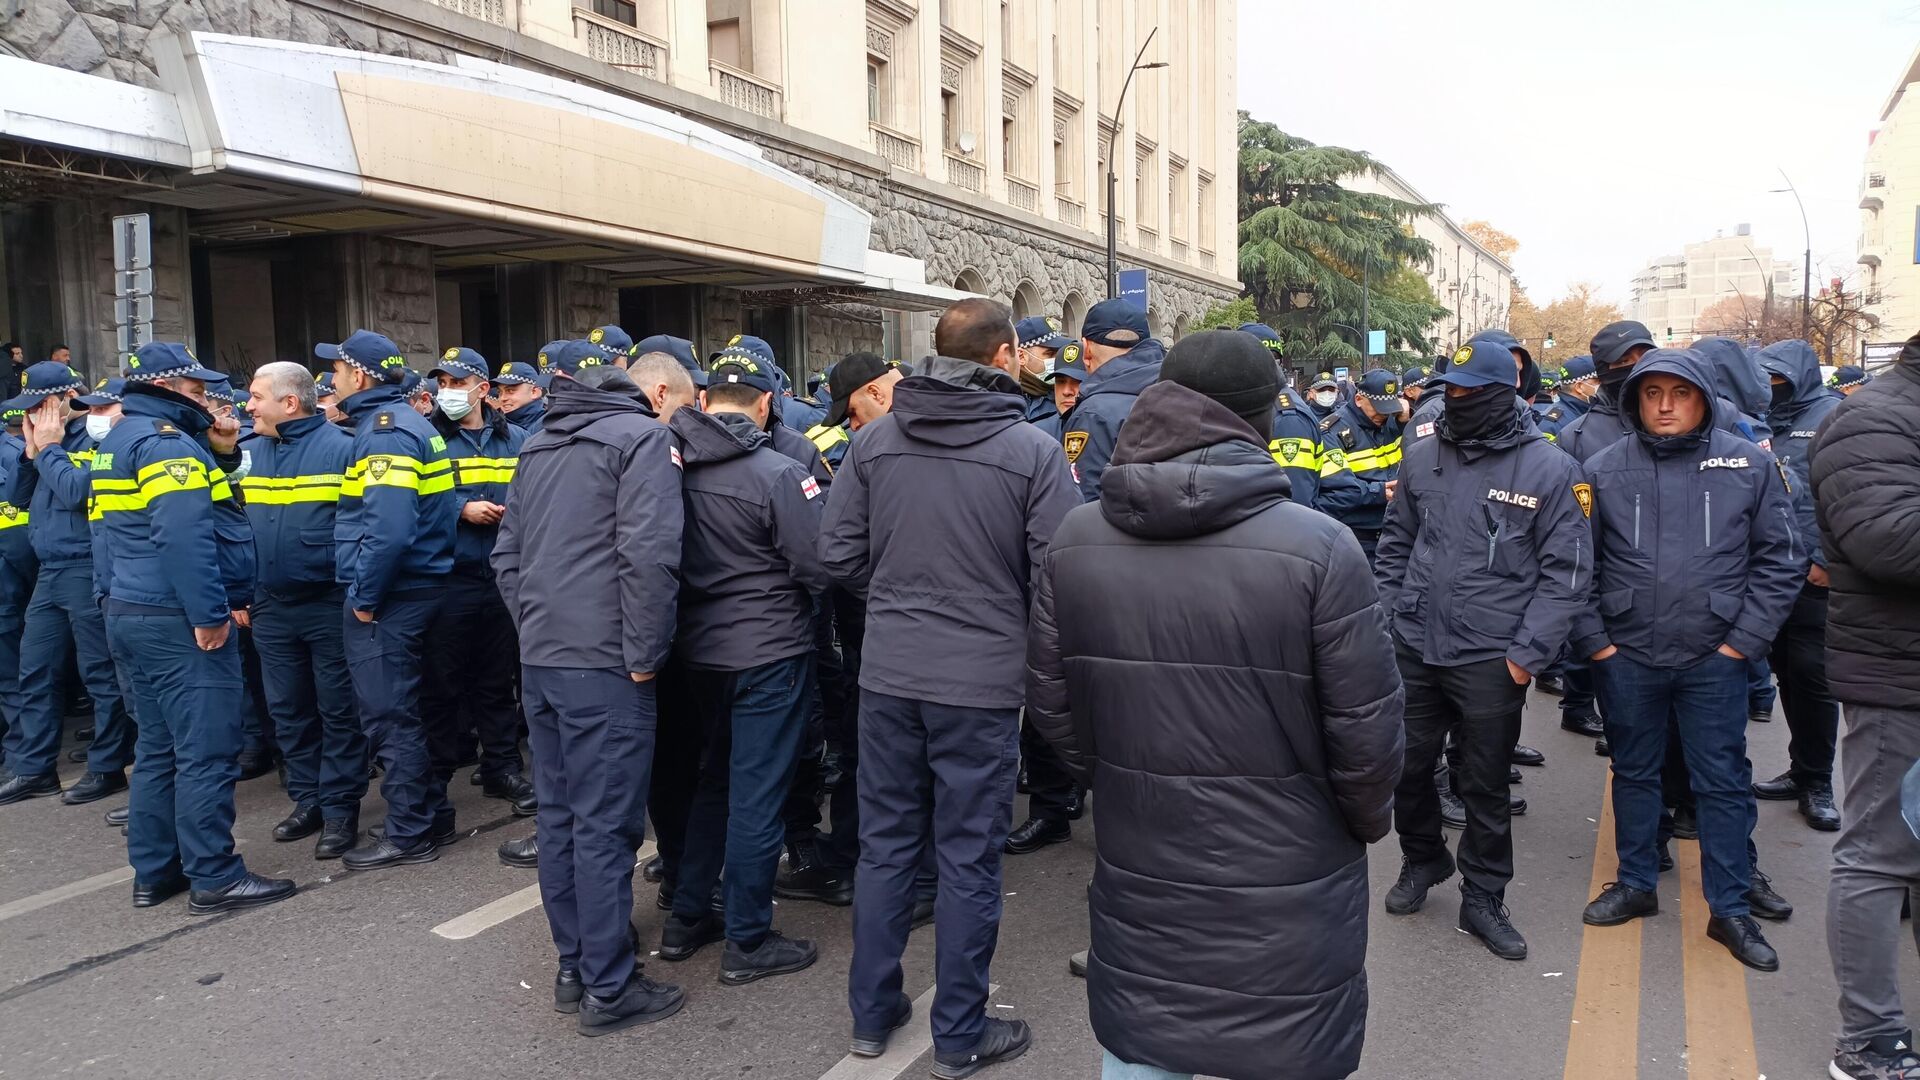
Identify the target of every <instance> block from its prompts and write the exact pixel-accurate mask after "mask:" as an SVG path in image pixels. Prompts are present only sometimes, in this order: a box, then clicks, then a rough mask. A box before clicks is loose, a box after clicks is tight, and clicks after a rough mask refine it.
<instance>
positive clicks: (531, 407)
mask: <svg viewBox="0 0 1920 1080" xmlns="http://www.w3.org/2000/svg"><path fill="white" fill-rule="evenodd" d="M506 416H507V423H509V424H512V425H513V426H514V427H517V428H519V429H520V430H521V431H524V432H526V433H527V437H528V438H532V437H533V436H535V435H538V434H540V428H541V426H542V425H543V424H545V423H546V420H547V399H546V395H544V394H543V395H541V396H540V397H537V398H534V399H533V400H532V401H529V402H527V403H526V404H525V405H522V406H520V407H519V408H517V409H515V410H513V411H512V412H510V413H507V414H506Z"/></svg>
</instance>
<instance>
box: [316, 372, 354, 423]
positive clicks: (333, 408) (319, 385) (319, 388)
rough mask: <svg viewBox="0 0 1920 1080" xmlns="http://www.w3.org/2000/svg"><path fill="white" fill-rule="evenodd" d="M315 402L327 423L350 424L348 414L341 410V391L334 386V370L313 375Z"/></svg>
mask: <svg viewBox="0 0 1920 1080" xmlns="http://www.w3.org/2000/svg"><path fill="white" fill-rule="evenodd" d="M313 403H314V406H315V407H316V408H318V409H319V410H320V415H321V416H323V417H325V418H326V420H327V423H329V424H338V425H340V426H341V427H348V426H350V425H349V424H348V423H347V414H346V413H343V412H341V411H340V393H339V391H337V390H335V389H334V388H333V372H331V371H323V372H321V373H320V374H318V375H315V376H314V377H313Z"/></svg>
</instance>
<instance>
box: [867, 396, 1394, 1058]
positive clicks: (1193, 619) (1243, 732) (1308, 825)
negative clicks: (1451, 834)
mask: <svg viewBox="0 0 1920 1080" xmlns="http://www.w3.org/2000/svg"><path fill="white" fill-rule="evenodd" d="M1274 596H1285V597H1288V598H1289V602H1287V603H1274V602H1273V599H1272V598H1273V597H1274ZM868 640H869V641H872V640H873V638H872V635H869V637H868ZM1027 669H1028V674H1027V680H1028V682H1027V686H1028V695H1027V716H1028V718H1029V719H1030V720H1031V721H1032V722H1033V725H1034V727H1035V728H1036V729H1038V731H1039V732H1040V733H1041V734H1042V735H1044V736H1045V737H1046V738H1047V739H1048V740H1049V741H1050V742H1052V743H1053V744H1054V745H1055V746H1056V747H1058V748H1059V750H1060V751H1061V757H1062V759H1063V760H1064V761H1065V762H1066V764H1067V766H1068V767H1069V768H1070V769H1072V770H1074V771H1075V772H1077V773H1079V774H1080V775H1081V776H1082V777H1083V778H1092V779H1093V782H1094V784H1095V785H1096V786H1097V787H1098V789H1099V793H1100V794H1099V797H1098V798H1096V799H1095V800H1093V816H1094V822H1095V836H1096V845H1097V847H1096V859H1095V863H1094V873H1093V888H1092V892H1091V894H1090V907H1091V924H1092V932H1093V948H1092V950H1091V953H1090V955H1089V958H1088V966H1087V999H1088V1013H1089V1017H1090V1019H1091V1020H1092V1023H1093V1031H1094V1035H1095V1036H1096V1037H1097V1038H1098V1039H1099V1041H1100V1044H1101V1045H1102V1046H1105V1047H1106V1048H1107V1049H1109V1050H1111V1051H1113V1052H1114V1053H1115V1054H1116V1055H1118V1056H1119V1057H1121V1058H1123V1059H1124V1060H1127V1061H1131V1062H1140V1063H1145V1064H1149V1065H1156V1066H1159V1067H1161V1068H1164V1069H1168V1070H1172V1071H1176V1072H1189V1071H1192V1072H1198V1073H1204V1074H1207V1075H1210V1076H1221V1077H1229V1078H1233V1080H1271V1078H1272V1077H1276V1076H1285V1077H1287V1078H1288V1080H1315V1078H1320V1077H1341V1076H1346V1075H1348V1074H1349V1073H1351V1072H1352V1071H1353V1070H1355V1069H1356V1068H1358V1067H1359V1064H1360V1049H1361V1043H1362V1041H1363V1039H1364V1036H1365V1029H1366V1010H1367V975H1366V970H1365V962H1366V952H1367V907H1368V890H1367V859H1366V845H1367V844H1368V843H1370V842H1372V841H1375V840H1378V839H1380V838H1381V837H1383V836H1385V835H1386V834H1387V830H1388V828H1389V827H1390V825H1391V824H1392V815H1393V789H1394V786H1395V784H1397V783H1398V782H1399V778H1400V770H1401V764H1402V762H1403V760H1404V753H1405V748H1404V743H1403V736H1402V712H1403V706H1404V703H1405V697H1404V694H1403V692H1402V690H1401V687H1400V682H1399V677H1398V675H1397V673H1396V668H1395V665H1394V660H1393V646H1392V644H1391V643H1390V642H1389V641H1388V638H1387V632H1386V624H1385V620H1384V618H1383V617H1382V615H1381V612H1380V607H1379V604H1378V602H1377V600H1376V598H1375V591H1374V584H1373V574H1372V572H1371V571H1370V570H1369V569H1368V566H1367V562H1366V557H1365V556H1364V555H1363V554H1362V553H1361V550H1360V545H1359V542H1358V541H1357V540H1355V539H1354V537H1353V534H1352V533H1351V532H1350V531H1349V530H1348V529H1346V528H1345V527H1344V526H1342V525H1340V524H1339V523H1338V522H1336V521H1334V520H1333V519H1331V518H1328V517H1326V516H1324V515H1322V514H1319V513H1316V512H1315V511H1313V510H1310V509H1308V508H1307V507H1304V506H1301V505H1299V504H1298V503H1295V502H1292V501H1291V500H1289V498H1288V485H1287V480H1286V476H1285V474H1284V473H1283V472H1282V471H1281V470H1280V469H1277V468H1275V467H1274V464H1273V459H1272V457H1271V456H1270V455H1269V453H1268V452H1267V451H1266V450H1265V448H1264V440H1262V439H1260V438H1259V437H1258V436H1256V435H1255V433H1254V431H1253V429H1252V428H1250V427H1248V426H1247V424H1246V422H1245V421H1243V420H1241V419H1240V418H1238V417H1236V416H1234V415H1233V414H1232V413H1231V412H1229V411H1227V409H1226V408H1224V407H1223V406H1221V405H1219V404H1218V403H1216V402H1214V401H1213V400H1211V399H1209V398H1206V397H1204V396H1202V395H1200V394H1198V393H1195V392H1194V391H1192V390H1188V389H1187V388H1185V387H1182V386H1178V385H1174V384H1171V383H1159V384H1156V385H1154V386H1152V387H1150V388H1149V389H1147V390H1146V391H1145V392H1143V393H1142V394H1141V395H1140V398H1139V402H1138V404H1137V405H1136V406H1135V407H1134V409H1133V411H1132V414H1131V416H1130V417H1129V419H1128V420H1127V425H1126V427H1125V429H1124V430H1122V431H1121V433H1120V439H1119V442H1118V445H1117V447H1116V450H1115V454H1114V457H1113V459H1112V463H1111V465H1110V467H1109V468H1108V469H1107V471H1106V476H1105V478H1104V480H1103V482H1102V486H1101V495H1100V501H1099V502H1098V503H1097V504H1089V505H1086V506H1082V507H1080V508H1078V509H1076V510H1074V511H1073V512H1072V513H1070V514H1068V515H1067V519H1066V521H1065V522H1063V523H1062V524H1061V526H1060V530H1059V531H1058V532H1057V533H1056V534H1055V535H1054V538H1053V546H1052V548H1051V549H1050V550H1049V551H1048V552H1047V554H1046V562H1045V566H1044V570H1043V572H1042V574H1041V577H1040V589H1039V596H1038V599H1037V600H1036V602H1035V605H1034V612H1033V622H1032V626H1031V630H1030V632H1029V635H1028V649H1027Z"/></svg>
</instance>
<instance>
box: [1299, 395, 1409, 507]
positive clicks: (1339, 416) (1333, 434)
mask: <svg viewBox="0 0 1920 1080" xmlns="http://www.w3.org/2000/svg"><path fill="white" fill-rule="evenodd" d="M1401 430H1402V428H1401V423H1400V418H1399V417H1398V416H1389V417H1387V418H1386V419H1385V420H1383V421H1382V422H1381V423H1379V424H1375V423H1374V422H1373V421H1371V420H1369V419H1367V416H1366V414H1365V413H1363V412H1361V411H1360V406H1359V404H1358V403H1356V402H1352V401H1349V402H1347V403H1346V404H1344V405H1341V406H1339V407H1338V408H1336V409H1334V410H1333V415H1331V416H1329V417H1327V418H1326V419H1325V420H1322V421H1320V490H1319V492H1318V493H1317V494H1316V496H1315V499H1314V505H1315V506H1317V507H1319V508H1320V509H1321V510H1323V511H1325V512H1326V513H1328V514H1331V515H1332V516H1333V518H1334V520H1336V521H1339V522H1340V523H1342V524H1344V525H1346V526H1347V527H1348V528H1350V529H1361V530H1364V531H1367V532H1369V533H1373V532H1378V531H1380V526H1381V524H1382V522H1383V521H1384V520H1385V518H1386V514H1387V481H1389V480H1393V479H1397V478H1398V477H1399V475H1400V458H1401V453H1402V451H1401V445H1400V434H1401Z"/></svg>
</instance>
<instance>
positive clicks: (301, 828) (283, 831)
mask: <svg viewBox="0 0 1920 1080" xmlns="http://www.w3.org/2000/svg"><path fill="white" fill-rule="evenodd" d="M322 820H323V819H322V818H321V816H320V808H319V807H318V806H311V805H309V806H296V807H294V808H293V813H291V814H288V815H287V816H286V817H284V818H282V819H280V824H278V825H275V826H274V827H273V838H274V839H275V840H277V841H279V842H280V843H283V844H288V843H292V842H293V841H295V840H305V839H306V838H307V837H309V836H312V835H313V834H314V833H317V832H319V831H320V825H321V822H322Z"/></svg>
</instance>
